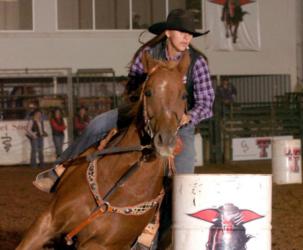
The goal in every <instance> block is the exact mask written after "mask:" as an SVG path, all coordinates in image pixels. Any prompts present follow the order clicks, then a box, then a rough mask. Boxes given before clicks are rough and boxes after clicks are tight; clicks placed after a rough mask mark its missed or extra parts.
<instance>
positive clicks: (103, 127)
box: [55, 109, 118, 164]
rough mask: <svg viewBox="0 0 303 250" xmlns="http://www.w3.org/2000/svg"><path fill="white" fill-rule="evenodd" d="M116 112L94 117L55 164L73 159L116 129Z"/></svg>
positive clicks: (112, 111) (114, 110)
mask: <svg viewBox="0 0 303 250" xmlns="http://www.w3.org/2000/svg"><path fill="white" fill-rule="evenodd" d="M117 120H118V110H117V109H113V110H110V111H107V112H105V113H102V114H100V115H98V116H96V117H95V118H94V119H93V120H91V122H90V123H89V124H88V126H87V127H86V129H85V130H84V132H83V133H82V134H81V135H80V136H79V137H78V138H76V140H75V141H73V143H72V144H71V145H69V146H68V148H67V149H65V150H64V152H63V153H62V154H61V155H60V157H59V158H58V159H57V160H56V162H55V163H56V164H61V163H62V162H64V161H67V160H71V159H75V158H76V157H77V156H79V155H80V154H81V153H83V152H84V151H85V150H86V149H88V148H89V147H91V146H93V145H95V144H96V143H97V142H99V141H100V140H101V139H103V138H104V136H105V135H106V133H107V132H108V131H110V130H111V129H112V128H115V127H117Z"/></svg>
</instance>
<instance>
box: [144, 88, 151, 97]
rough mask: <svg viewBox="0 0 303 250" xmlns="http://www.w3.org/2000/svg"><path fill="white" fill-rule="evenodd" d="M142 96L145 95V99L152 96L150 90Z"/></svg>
mask: <svg viewBox="0 0 303 250" xmlns="http://www.w3.org/2000/svg"><path fill="white" fill-rule="evenodd" d="M144 95H145V96H146V97H151V96H152V92H151V90H150V89H148V90H145V92H144Z"/></svg>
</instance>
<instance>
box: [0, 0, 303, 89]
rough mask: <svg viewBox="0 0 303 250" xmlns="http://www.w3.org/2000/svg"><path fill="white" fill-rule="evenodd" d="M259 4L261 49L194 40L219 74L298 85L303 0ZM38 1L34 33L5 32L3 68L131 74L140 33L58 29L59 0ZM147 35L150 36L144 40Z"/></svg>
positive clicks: (0, 59)
mask: <svg viewBox="0 0 303 250" xmlns="http://www.w3.org/2000/svg"><path fill="white" fill-rule="evenodd" d="M258 2H259V10H260V27H261V50H260V51H239V52H223V51H209V50H207V48H206V45H205V43H206V42H205V38H203V37H202V38H197V39H195V41H194V45H196V46H197V47H198V48H199V49H201V50H202V51H204V52H205V53H206V55H207V56H208V57H209V61H210V68H211V73H212V74H214V75H227V74H228V75H260V74H261V75H264V74H288V75H290V77H291V86H292V89H294V88H295V86H296V83H297V72H298V65H297V63H298V60H297V58H298V57H297V52H298V46H297V41H298V40H299V41H302V39H298V38H297V34H300V35H301V36H302V32H301V33H299V32H297V26H298V21H297V20H302V18H297V15H300V13H301V15H302V11H301V12H300V11H297V9H296V8H297V5H298V0H289V1H285V0H267V1H258ZM33 3H34V31H27V32H24V31H23V32H12V31H8V32H1V33H0V39H1V43H0V50H1V57H0V63H1V67H2V68H40V67H43V68H50V67H56V68H57V67H72V68H73V69H74V70H76V69H77V68H109V67H110V68H113V69H114V70H115V71H116V75H126V74H127V65H128V63H129V61H130V59H131V56H132V54H133V53H134V51H135V50H136V49H137V48H138V46H139V42H138V36H139V34H140V32H141V31H129V30H126V31H121V30H114V31H113V30H106V31H57V28H56V27H57V21H56V16H57V13H56V1H55V0H53V1H49V0H33ZM299 5H300V8H302V5H301V4H299ZM148 37H149V35H148V34H145V35H144V36H143V40H146V39H148ZM301 61H302V60H301ZM299 63H300V62H299ZM301 63H302V62H301ZM299 67H302V65H299Z"/></svg>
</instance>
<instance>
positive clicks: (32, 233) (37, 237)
mask: <svg viewBox="0 0 303 250" xmlns="http://www.w3.org/2000/svg"><path fill="white" fill-rule="evenodd" d="M53 234H54V228H53V226H52V216H51V214H50V212H49V211H46V212H44V213H43V214H42V215H41V216H40V217H39V218H38V219H37V220H36V221H35V223H34V224H32V225H31V227H30V228H29V230H28V231H27V233H26V234H25V236H24V237H23V239H22V241H21V242H20V244H19V245H18V246H17V248H16V250H41V249H43V245H44V244H45V243H47V242H48V241H49V240H50V239H51V238H52V237H53Z"/></svg>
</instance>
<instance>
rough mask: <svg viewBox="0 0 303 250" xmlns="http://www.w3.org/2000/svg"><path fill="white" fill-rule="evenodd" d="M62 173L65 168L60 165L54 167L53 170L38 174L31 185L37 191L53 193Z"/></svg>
mask: <svg viewBox="0 0 303 250" xmlns="http://www.w3.org/2000/svg"><path fill="white" fill-rule="evenodd" d="M64 171H65V167H64V166H63V165H62V164H60V165H56V166H55V167H54V168H51V169H48V170H45V171H43V172H41V173H39V174H38V175H37V176H36V179H35V180H34V181H33V184H34V186H35V187H36V188H38V189H39V190H41V191H43V192H47V193H51V192H53V191H54V187H55V186H56V185H55V184H56V183H58V181H59V179H60V176H62V174H63V173H64Z"/></svg>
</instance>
